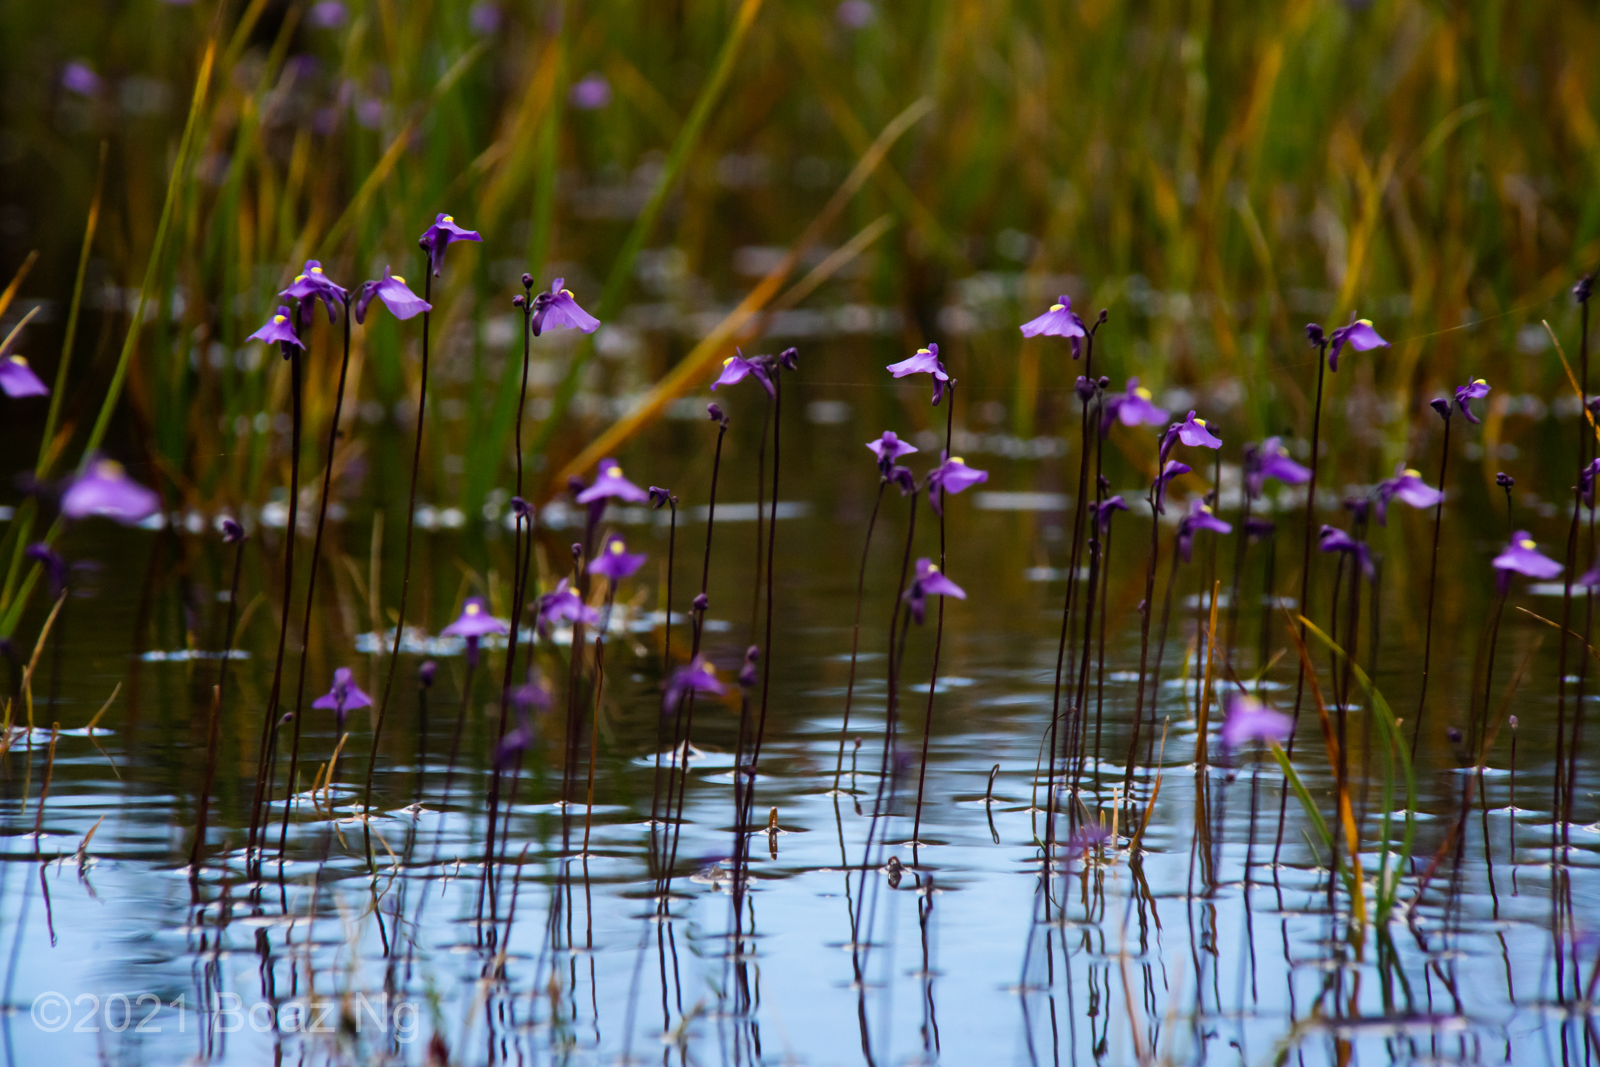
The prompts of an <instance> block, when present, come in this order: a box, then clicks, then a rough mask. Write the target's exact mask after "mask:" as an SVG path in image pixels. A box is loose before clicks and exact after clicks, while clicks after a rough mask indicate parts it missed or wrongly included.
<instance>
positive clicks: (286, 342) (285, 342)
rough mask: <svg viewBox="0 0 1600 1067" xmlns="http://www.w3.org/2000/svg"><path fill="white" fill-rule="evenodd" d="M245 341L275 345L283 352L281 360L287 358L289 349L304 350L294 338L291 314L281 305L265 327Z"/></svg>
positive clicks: (298, 340)
mask: <svg viewBox="0 0 1600 1067" xmlns="http://www.w3.org/2000/svg"><path fill="white" fill-rule="evenodd" d="M245 340H246V341H260V342H261V343H262V344H268V345H277V346H278V347H279V348H280V349H281V350H282V351H283V358H284V359H288V358H289V350H290V349H291V348H302V349H303V348H305V345H303V344H301V343H300V338H299V337H297V336H295V332H294V321H293V318H292V313H291V312H290V311H289V309H288V308H287V307H284V306H283V305H281V304H280V305H279V306H278V310H277V312H276V313H274V314H273V316H272V318H270V319H268V320H267V322H266V325H264V326H262V327H261V329H259V330H257V331H256V332H255V333H253V334H251V335H250V336H249V337H246V338H245Z"/></svg>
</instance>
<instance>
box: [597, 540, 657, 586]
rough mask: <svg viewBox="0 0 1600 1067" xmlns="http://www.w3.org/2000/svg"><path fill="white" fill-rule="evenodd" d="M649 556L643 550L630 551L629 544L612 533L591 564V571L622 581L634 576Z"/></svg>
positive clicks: (614, 580) (615, 580)
mask: <svg viewBox="0 0 1600 1067" xmlns="http://www.w3.org/2000/svg"><path fill="white" fill-rule="evenodd" d="M648 558H649V557H647V556H646V555H645V554H644V553H643V552H637V553H630V552H629V551H628V546H627V545H625V544H623V543H622V538H620V537H618V536H617V535H616V534H612V535H611V536H610V537H608V538H606V543H605V544H604V545H603V546H602V547H601V549H600V554H599V555H598V556H596V557H595V558H594V560H593V561H592V562H591V563H590V564H589V573H590V574H603V575H605V576H606V577H607V578H609V579H611V580H612V581H613V582H620V581H622V579H624V578H630V577H632V576H633V573H634V572H635V571H637V570H638V569H639V568H640V567H643V566H644V561H645V560H646V559H648Z"/></svg>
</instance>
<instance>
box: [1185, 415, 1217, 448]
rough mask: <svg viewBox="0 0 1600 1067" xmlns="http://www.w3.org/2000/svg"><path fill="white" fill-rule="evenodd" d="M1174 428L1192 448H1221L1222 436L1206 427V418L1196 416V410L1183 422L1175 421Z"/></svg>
mask: <svg viewBox="0 0 1600 1067" xmlns="http://www.w3.org/2000/svg"><path fill="white" fill-rule="evenodd" d="M1173 429H1174V431H1175V432H1176V433H1177V435H1178V440H1179V441H1182V442H1183V443H1184V444H1186V445H1188V446H1189V447H1190V448H1221V447H1222V438H1220V437H1218V436H1217V435H1216V434H1214V433H1212V432H1211V431H1210V429H1208V428H1207V427H1206V420H1205V419H1200V418H1196V417H1195V414H1194V412H1192V411H1191V412H1189V417H1188V418H1186V419H1184V420H1183V421H1182V422H1178V423H1174V424H1173Z"/></svg>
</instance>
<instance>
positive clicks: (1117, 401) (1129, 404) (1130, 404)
mask: <svg viewBox="0 0 1600 1067" xmlns="http://www.w3.org/2000/svg"><path fill="white" fill-rule="evenodd" d="M1170 417H1171V412H1169V411H1167V410H1166V409H1165V408H1158V407H1156V406H1155V404H1154V403H1152V402H1151V400H1150V390H1148V389H1145V388H1143V387H1142V386H1140V385H1139V379H1137V378H1129V379H1128V386H1127V389H1126V390H1125V391H1123V392H1120V393H1112V394H1111V395H1110V396H1108V397H1106V420H1105V421H1104V422H1102V423H1101V424H1100V432H1101V433H1110V432H1111V420H1112V419H1116V421H1118V422H1120V423H1122V425H1124V426H1160V425H1161V424H1162V423H1164V422H1166V421H1167V419H1169V418H1170Z"/></svg>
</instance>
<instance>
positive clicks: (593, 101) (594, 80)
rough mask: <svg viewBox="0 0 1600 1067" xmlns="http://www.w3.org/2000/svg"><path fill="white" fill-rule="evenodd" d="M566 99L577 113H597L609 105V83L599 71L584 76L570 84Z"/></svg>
mask: <svg viewBox="0 0 1600 1067" xmlns="http://www.w3.org/2000/svg"><path fill="white" fill-rule="evenodd" d="M567 99H568V100H569V101H571V103H572V106H573V107H575V108H577V109H578V110H579V111H598V110H600V109H601V108H603V107H605V106H606V105H607V104H609V103H611V83H610V82H609V81H607V80H606V76H605V75H604V74H601V73H600V72H599V71H594V72H592V73H589V74H585V75H584V76H583V77H582V78H580V79H579V80H577V81H575V82H573V83H572V89H571V90H570V91H568V93H567Z"/></svg>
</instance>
